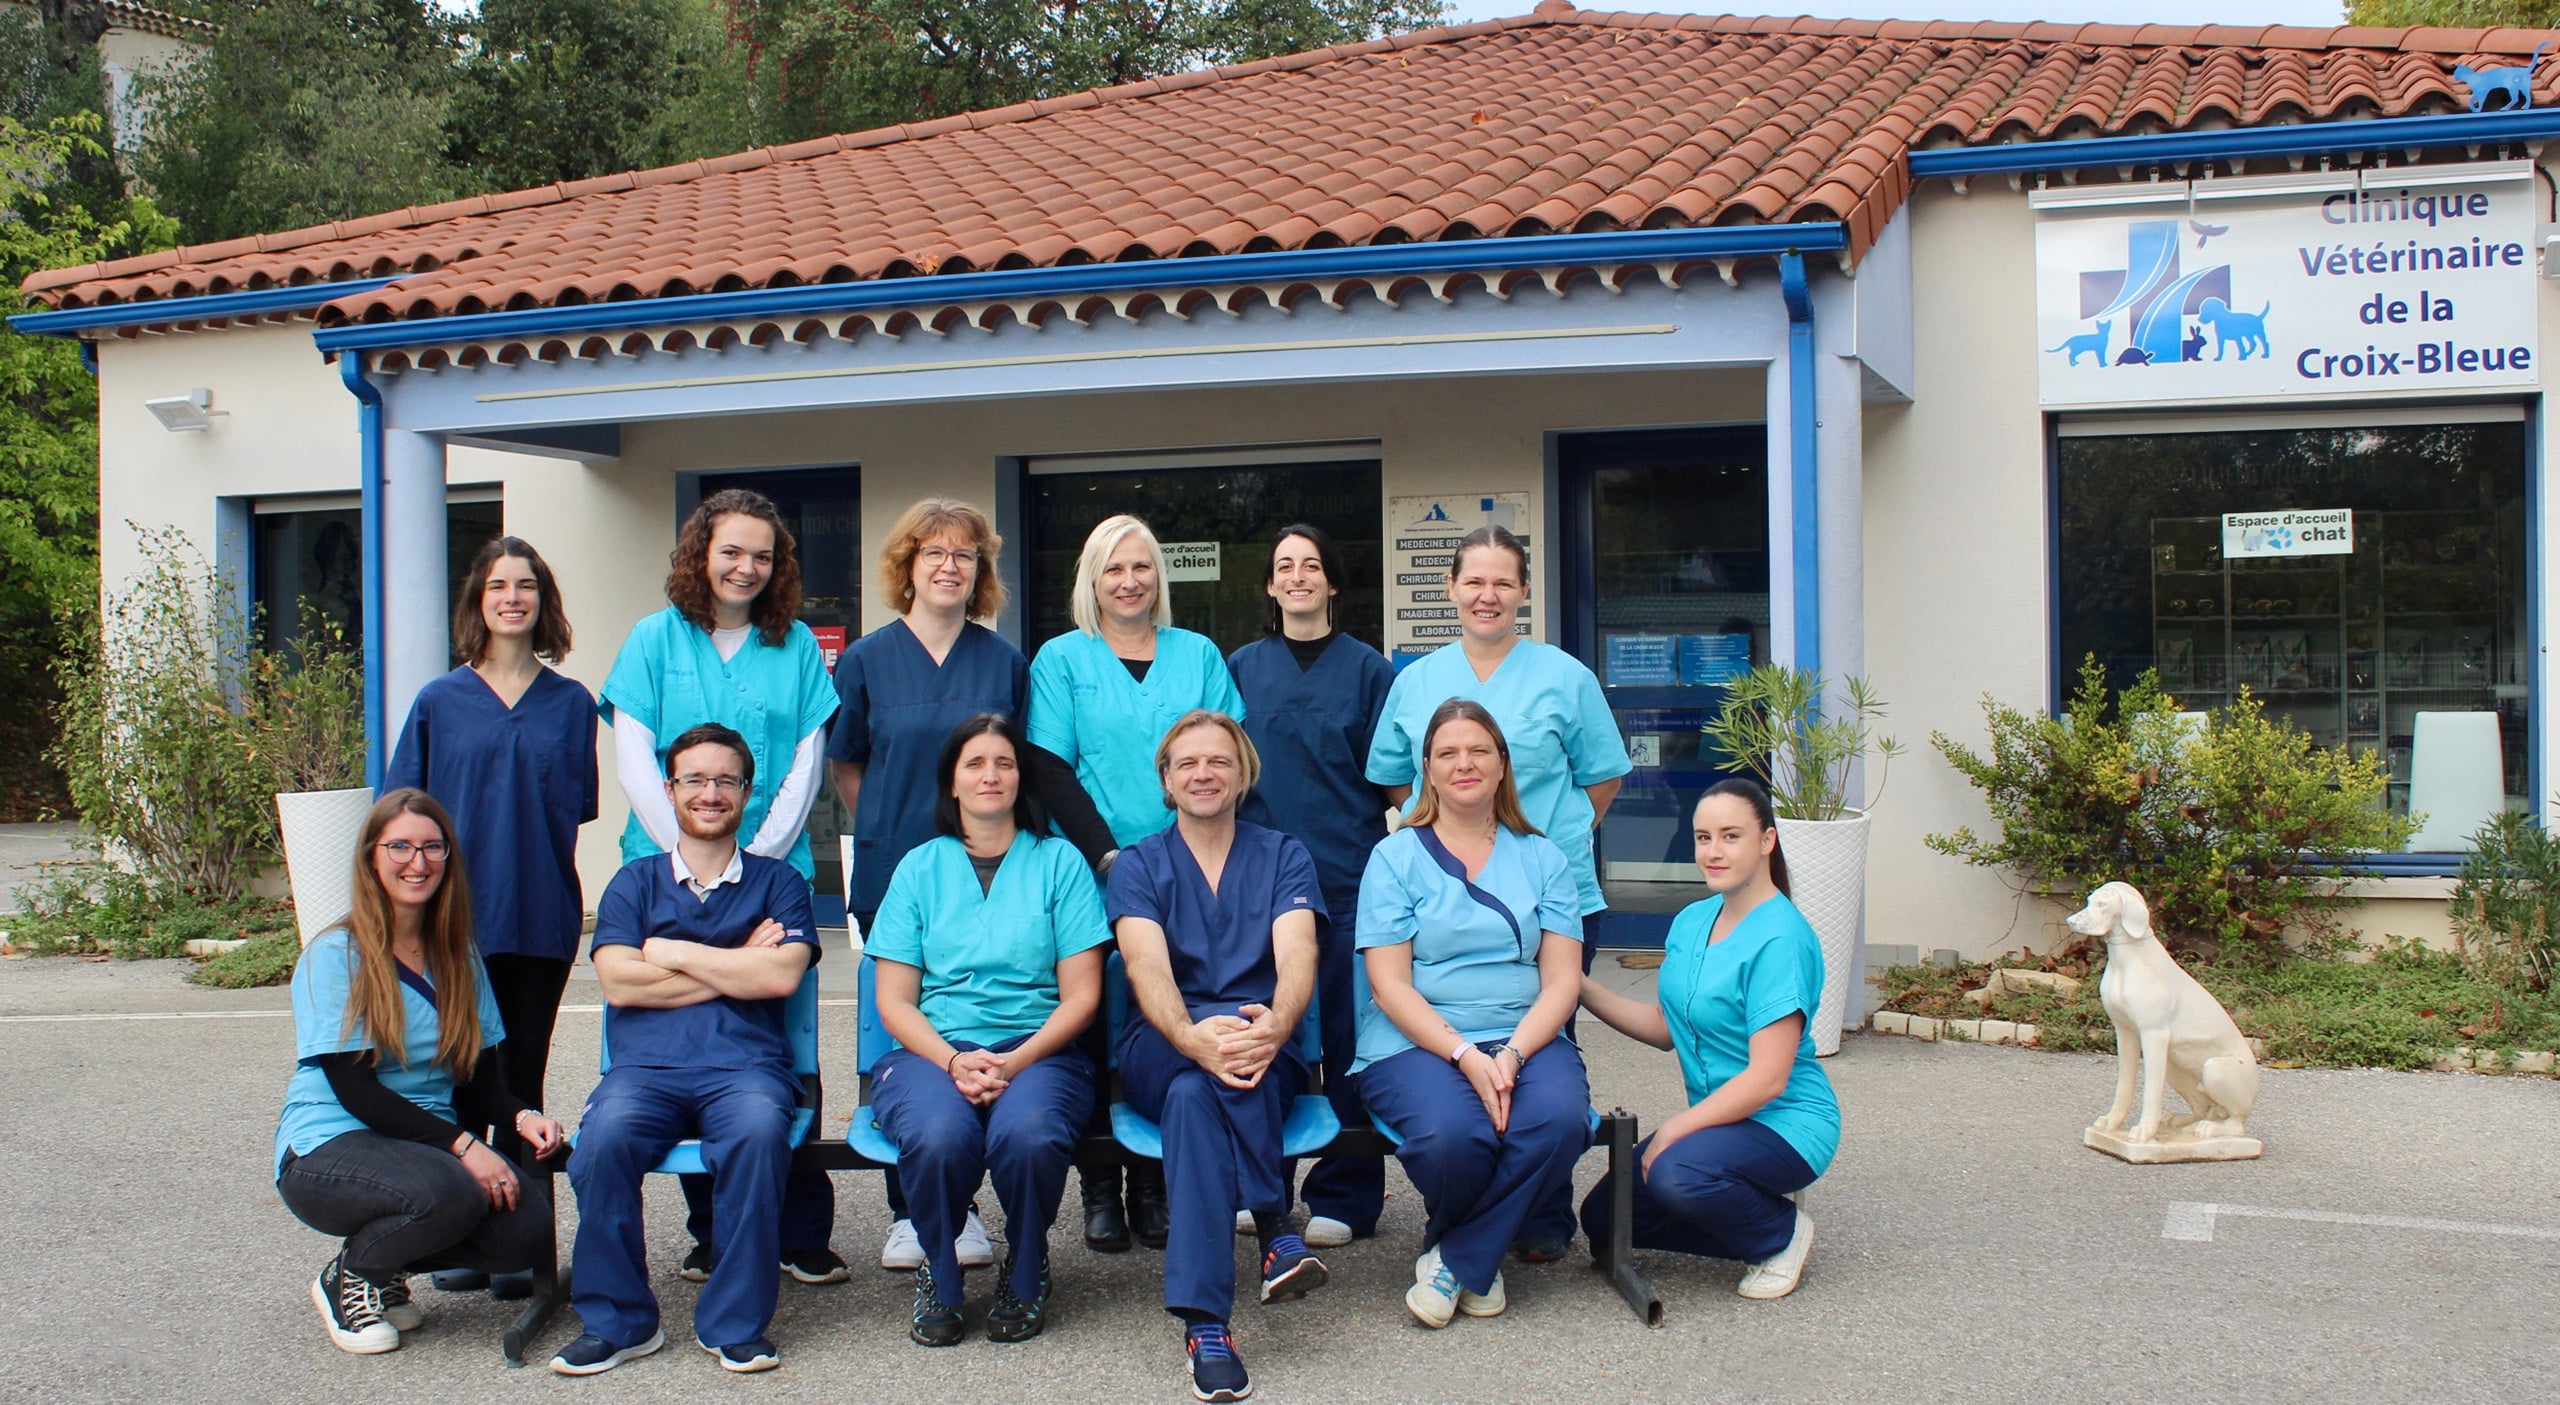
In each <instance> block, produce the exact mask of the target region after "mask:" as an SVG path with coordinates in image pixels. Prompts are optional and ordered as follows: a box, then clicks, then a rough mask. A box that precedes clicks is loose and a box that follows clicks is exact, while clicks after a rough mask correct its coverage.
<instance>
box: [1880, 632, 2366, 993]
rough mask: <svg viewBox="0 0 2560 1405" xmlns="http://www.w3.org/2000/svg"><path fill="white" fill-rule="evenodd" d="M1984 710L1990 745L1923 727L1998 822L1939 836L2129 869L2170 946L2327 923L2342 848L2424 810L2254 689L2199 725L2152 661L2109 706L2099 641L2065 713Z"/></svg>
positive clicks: (2095, 879)
mask: <svg viewBox="0 0 2560 1405" xmlns="http://www.w3.org/2000/svg"><path fill="white" fill-rule="evenodd" d="M1983 713H1984V717H1985V721H1986V724H1987V727H1988V731H1989V733H1990V747H1989V749H1988V750H1986V751H1982V752H1976V751H1974V750H1973V749H1971V748H1969V747H1966V746H1964V745H1962V744H1960V743H1958V742H1956V741H1955V740H1954V739H1952V738H1950V737H1948V736H1947V735H1946V734H1945V733H1943V732H1934V733H1931V734H1930V738H1929V740H1930V743H1931V744H1932V745H1933V746H1935V747H1936V748H1937V749H1938V751H1939V752H1940V753H1941V754H1942V755H1944V756H1945V757H1946V758H1947V760H1948V762H1949V763H1950V764H1951V765H1953V766H1954V767H1955V768H1956V770H1957V771H1959V772H1960V773H1962V774H1963V776H1964V778H1965V779H1966V780H1967V781H1970V782H1971V783H1972V784H1973V786H1974V788H1975V789H1977V790H1979V791H1981V792H1982V797H1983V800H1984V802H1985V803H1986V804H1987V805H1988V806H1989V807H1990V810H1991V816H1992V819H1993V820H1994V821H1996V822H1997V823H1998V824H1999V826H2000V835H1999V837H1998V838H1997V839H1996V840H1995V839H1986V838H1984V837H1982V836H1980V835H1977V834H1975V833H1974V832H1973V830H1972V829H1970V828H1962V829H1958V830H1956V831H1955V832H1954V833H1952V834H1933V835H1930V836H1928V839H1927V841H1926V842H1927V843H1928V845H1929V847H1930V848H1932V849H1934V850H1936V851H1937V852H1939V853H1942V854H1948V855H1951V856H1953V857H1956V858H1960V859H1963V860H1964V861H1966V862H1967V863H1972V864H1980V865H1983V866H1986V867H1993V868H2000V869H2004V870H2006V871H2007V872H2008V873H2009V874H2010V875H2011V876H2012V877H2013V878H2015V879H2016V880H2017V881H2018V882H2019V883H2020V884H2021V885H2022V886H2025V887H2031V888H2042V889H2049V890H2053V891H2058V892H2060V893H2063V894H2065V895H2070V896H2077V895H2078V894H2081V893H2085V892H2087V891H2089V890H2090V889H2092V888H2095V887H2097V886H2098V885H2099V884H2101V883H2105V882H2108V881H2110V880H2117V879H2121V880H2123V881H2124V882H2127V883H2131V884H2132V885H2133V886H2134V887H2136V888H2139V889H2141V890H2142V895H2143V897H2144V898H2145V899H2147V900H2148V901H2149V902H2150V904H2151V917H2152V923H2153V926H2154V928H2155V929H2156V931H2157V932H2158V934H2159V936H2160V938H2161V940H2162V941H2164V942H2167V943H2170V944H2171V945H2173V946H2179V945H2183V946H2189V947H2197V948H2202V949H2208V950H2210V949H2219V948H2223V947H2228V946H2232V945H2234V944H2249V945H2254V946H2256V947H2259V948H2262V949H2274V948H2277V947H2280V946H2281V942H2282V939H2283V938H2284V937H2285V935H2286V934H2287V933H2293V934H2296V935H2298V936H2303V937H2307V938H2311V939H2314V940H2318V939H2325V938H2329V937H2332V936H2334V934H2335V932H2336V927H2337V913H2338V911H2339V910H2340V909H2341V908H2343V907H2344V906H2345V905H2346V903H2347V899H2346V898H2345V897H2344V896H2343V890H2344V887H2345V877H2346V875H2345V873H2344V870H2343V866H2344V865H2345V864H2347V863H2348V862H2350V861H2352V860H2353V859H2355V858H2356V857H2357V856H2358V855H2361V854H2367V853H2374V852H2387V851H2391V850H2396V849H2398V848H2400V847H2401V846H2402V845H2404V844H2405V843H2407V842H2408V838H2409V835H2410V833H2411V831H2412V829H2413V828H2414V826H2413V824H2412V823H2411V822H2410V821H2409V820H2406V819H2398V818H2394V817H2393V816H2392V815H2391V814H2390V812H2389V811H2388V810H2387V809H2386V808H2385V807H2384V803H2383V800H2384V785H2385V776H2384V774H2383V771H2382V766H2381V762H2380V760H2379V758H2376V757H2373V756H2359V755H2355V754H2352V753H2349V752H2346V751H2344V750H2330V749H2324V748H2320V747H2315V746H2313V745H2312V744H2311V738H2310V736H2309V735H2308V734H2306V733H2304V732H2301V731H2299V730H2296V729H2295V728H2293V727H2292V726H2291V725H2290V724H2288V723H2287V722H2285V721H2283V720H2281V719H2278V718H2271V717H2269V716H2268V715H2267V713H2266V708H2265V706H2264V704H2262V703H2261V702H2260V701H2259V700H2258V699H2257V698H2255V697H2254V696H2252V695H2250V694H2249V693H2248V691H2247V690H2245V689H2244V690H2242V692H2241V693H2240V696H2239V698H2238V700H2237V701H2236V702H2234V703H2233V704H2232V705H2231V706H2229V707H2226V708H2223V709H2221V710H2220V711H2218V712H2216V713H2214V714H2213V717H2212V721H2211V724H2210V726H2208V727H2205V728H2202V729H2198V728H2195V727H2192V726H2190V725H2188V724H2187V723H2186V722H2185V721H2184V720H2183V719H2181V717H2180V716H2179V709H2178V704H2177V701H2176V699H2174V698H2172V697H2170V696H2169V695H2168V694H2166V693H2164V692H2162V691H2161V689H2160V683H2159V679H2158V678H2157V677H2156V676H2155V675H2153V674H2150V673H2145V674H2143V675H2142V676H2141V677H2140V678H2139V679H2137V680H2136V681H2135V683H2134V684H2133V686H2132V687H2130V688H2127V689H2126V690H2125V691H2124V693H2123V695H2122V696H2121V697H2118V698H2116V699H2114V700H2113V705H2112V707H2111V706H2110V700H2109V698H2108V696H2107V685H2106V674H2105V671H2104V670H2103V669H2102V668H2101V667H2100V666H2099V664H2098V662H2097V660H2096V659H2095V658H2094V657H2092V658H2090V659H2089V660H2088V661H2087V662H2085V663H2084V664H2083V665H2082V666H2081V670H2080V684H2079V688H2078V690H2077V691H2076V692H2075V693H2074V694H2073V695H2072V698H2071V702H2070V705H2069V707H2068V708H2067V709H2066V710H2065V714H2064V716H2062V717H2060V718H2054V717H2048V716H2045V715H2043V714H2040V713H2026V712H2021V711H2019V710H2018V709H2016V708H2013V707H2009V706H2006V705H2005V704H2002V703H2000V702H1998V701H1996V700H1994V699H1992V698H1989V697H1985V698H1984V699H1983Z"/></svg>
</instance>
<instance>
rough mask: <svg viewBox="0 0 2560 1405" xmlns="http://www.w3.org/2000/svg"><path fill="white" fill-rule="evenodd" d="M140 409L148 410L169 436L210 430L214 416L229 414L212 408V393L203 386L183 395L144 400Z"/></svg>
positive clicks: (226, 411)
mask: <svg viewBox="0 0 2560 1405" xmlns="http://www.w3.org/2000/svg"><path fill="white" fill-rule="evenodd" d="M142 408H144V409H146V410H149V411H150V412H151V417H152V418H153V419H155V420H158V421H160V427H161V428H162V429H165V430H167V431H169V432H170V433H171V434H185V433H188V432H190V431H200V430H207V429H211V428H213V417H214V416H216V415H227V414H229V413H231V412H230V411H228V410H217V409H215V408H213V392H212V391H210V390H207V389H205V388H204V387H203V386H197V387H196V388H195V389H193V390H190V391H188V392H187V393H186V394H184V395H165V396H162V397H161V398H159V399H157V400H145V401H143V402H142Z"/></svg>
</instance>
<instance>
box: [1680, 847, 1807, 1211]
mask: <svg viewBox="0 0 2560 1405" xmlns="http://www.w3.org/2000/svg"><path fill="white" fill-rule="evenodd" d="M1723 911H1724V899H1723V897H1721V896H1717V897H1712V898H1708V899H1706V900H1705V901H1703V902H1694V903H1691V904H1689V905H1688V906H1687V907H1685V908H1682V909H1681V910H1680V915H1679V916H1677V917H1675V918H1673V919H1671V935H1670V936H1669V937H1667V938H1666V939H1665V940H1664V942H1663V954H1662V978H1661V982H1660V985H1659V987H1658V989H1659V991H1660V993H1661V997H1662V1014H1663V1018H1664V1020H1665V1021H1666V1022H1667V1023H1668V1024H1669V1025H1670V1026H1671V1045H1672V1047H1673V1048H1674V1049H1675V1050H1677V1051H1678V1052H1679V1055H1680V1077H1681V1081H1682V1082H1684V1083H1685V1084H1687V1085H1688V1090H1689V1102H1690V1105H1691V1106H1693V1107H1694V1106H1696V1105H1697V1104H1699V1103H1702V1102H1705V1101H1706V1100H1707V1096H1708V1095H1709V1094H1711V1093H1713V1092H1714V1091H1715V1090H1716V1089H1718V1088H1721V1087H1723V1086H1724V1085H1725V1082H1726V1081H1727V1080H1728V1079H1731V1078H1732V1077H1733V1076H1734V1075H1735V1074H1737V1073H1740V1072H1742V1070H1744V1069H1745V1068H1748V1067H1749V1066H1750V1064H1751V1036H1752V1035H1753V1034H1754V1033H1757V1032H1758V1031H1760V1030H1763V1029H1766V1028H1768V1027H1769V1026H1770V1025H1773V1024H1776V1023H1777V1022H1778V1021H1780V1020H1783V1019H1785V1018H1786V1017H1787V1016H1789V1015H1799V1014H1800V1015H1802V1016H1804V1036H1803V1037H1802V1038H1800V1039H1798V1040H1797V1041H1796V1061H1795V1067H1794V1068H1792V1069H1790V1070H1789V1071H1788V1073H1787V1089H1786V1091H1785V1092H1783V1093H1780V1094H1779V1095H1778V1096H1776V1097H1774V1098H1771V1099H1770V1100H1769V1103H1768V1105H1767V1106H1766V1107H1763V1108H1761V1109H1760V1110H1759V1111H1758V1112H1755V1113H1753V1114H1751V1120H1752V1121H1754V1122H1758V1123H1760V1124H1762V1125H1763V1126H1766V1127H1767V1128H1768V1129H1769V1130H1770V1131H1773V1132H1775V1133H1777V1134H1778V1135H1779V1136H1781V1137H1784V1138H1786V1139H1787V1145H1789V1146H1791V1147H1794V1148H1795V1151H1796V1155H1798V1156H1801V1157H1803V1158H1804V1162H1805V1164H1806V1165H1807V1166H1810V1167H1812V1168H1813V1173H1814V1174H1815V1175H1817V1176H1819V1175H1821V1174H1822V1173H1823V1172H1824V1171H1826V1170H1828V1169H1830V1166H1831V1157H1832V1154H1833V1153H1835V1152H1837V1151H1838V1150H1839V1149H1840V1102H1839V1100H1838V1099H1837V1098H1834V1097H1833V1096H1832V1095H1831V1079H1830V1078H1829V1077H1828V1076H1826V1075H1825V1074H1824V1073H1823V1071H1822V1065H1820V1064H1818V1063H1816V1062H1814V1057H1813V1012H1814V1010H1815V1009H1816V1008H1817V1007H1819V1006H1820V1005H1821V1004H1822V940H1821V939H1820V938H1819V937H1816V936H1815V935H1814V934H1813V927H1812V925H1811V924H1810V923H1807V922H1806V921H1805V920H1804V914H1803V913H1801V912H1798V911H1796V905H1795V904H1794V903H1792V902H1789V901H1788V900H1787V897H1786V895H1785V894H1783V893H1781V894H1779V895H1777V896H1775V897H1772V898H1770V899H1769V900H1768V901H1767V902H1764V903H1762V904H1760V905H1759V906H1758V907H1755V908H1753V909H1751V911H1749V912H1747V913H1745V914H1743V917H1742V920H1741V921H1740V922H1737V923H1735V924H1734V928H1733V930H1732V931H1731V932H1730V933H1727V934H1726V936H1725V939H1724V940H1723V941H1720V942H1717V943H1716V944H1715V945H1713V946H1709V945H1708V944H1707V934H1708V933H1709V932H1711V931H1713V930H1715V924H1716V916H1717V914H1719V913H1721V912H1723Z"/></svg>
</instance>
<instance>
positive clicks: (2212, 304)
mask: <svg viewBox="0 0 2560 1405" xmlns="http://www.w3.org/2000/svg"><path fill="white" fill-rule="evenodd" d="M2274 309H2275V304H2274V303H2272V302H2271V303H2268V304H2267V305H2266V306H2265V307H2262V308H2259V309H2258V310H2257V311H2255V312H2235V311H2233V310H2232V308H2231V305H2230V304H2229V303H2226V302H2224V301H2223V300H2222V299H2220V298H2206V299H2205V300H2204V306H2202V307H2200V308H2197V309H2196V320H2197V321H2199V322H2202V323H2204V324H2205V325H2206V326H2208V327H2211V328H2213V336H2214V343H2213V359H2214V360H2216V361H2219V360H2221V359H2222V353H2224V352H2226V351H2229V350H2230V349H2231V348H2233V347H2235V346H2236V347H2238V348H2240V359H2241V360H2243V361H2246V360H2248V359H2249V354H2250V352H2251V351H2253V350H2254V351H2255V352H2256V353H2257V354H2258V355H2260V356H2264V355H2267V354H2268V350H2269V348H2268V346H2267V314H2268V313H2269V312H2271V311H2273V310H2274Z"/></svg>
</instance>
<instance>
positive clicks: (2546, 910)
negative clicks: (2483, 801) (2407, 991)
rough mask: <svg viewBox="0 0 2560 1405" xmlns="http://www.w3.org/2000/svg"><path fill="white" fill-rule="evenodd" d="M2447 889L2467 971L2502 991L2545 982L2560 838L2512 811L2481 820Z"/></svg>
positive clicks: (2555, 958)
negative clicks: (2467, 854) (2470, 847)
mask: <svg viewBox="0 0 2560 1405" xmlns="http://www.w3.org/2000/svg"><path fill="white" fill-rule="evenodd" d="M2473 842H2474V844H2475V845H2476V847H2475V848H2474V849H2473V851H2472V853H2471V856H2470V857H2469V858H2467V859H2464V860H2463V862H2462V874H2461V877H2460V878H2459V879H2458V880H2457V881H2456V882H2455V884H2454V888H2453V932H2454V937H2455V939H2456V940H2457V941H2458V942H2459V943H2460V947H2459V950H2460V951H2461V953H2462V958H2463V961H2464V964H2465V965H2466V966H2467V967H2468V968H2469V969H2470V971H2471V974H2472V975H2473V976H2474V977H2476V978H2478V979H2480V980H2484V981H2488V982H2490V983H2492V984H2494V985H2497V986H2499V987H2501V988H2503V989H2506V990H2513V991H2538V990H2548V989H2550V987H2551V972H2552V967H2553V965H2554V963H2555V962H2560V933H2555V932H2554V931H2553V929H2552V922H2551V918H2552V912H2551V905H2552V901H2553V898H2554V895H2555V894H2560V839H2555V838H2554V837H2553V836H2552V834H2551V831H2549V830H2547V829H2545V828H2543V827H2542V826H2541V825H2540V824H2539V823H2537V822H2536V821H2535V820H2534V817H2533V816H2531V815H2528V814H2525V813H2523V812H2522V811H2518V810H2508V811H2504V812H2502V813H2500V814H2499V815H2498V816H2497V818H2495V819H2493V820H2491V821H2489V823H2487V824H2485V825H2483V826H2481V828H2480V832H2479V834H2478V835H2477V836H2475V838H2474V841H2473Z"/></svg>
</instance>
